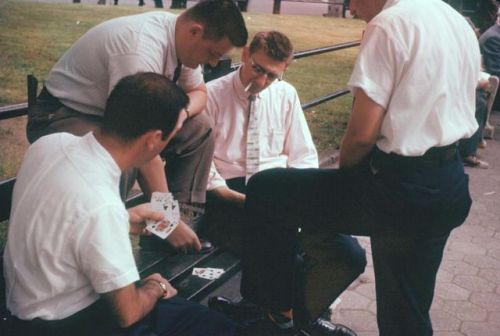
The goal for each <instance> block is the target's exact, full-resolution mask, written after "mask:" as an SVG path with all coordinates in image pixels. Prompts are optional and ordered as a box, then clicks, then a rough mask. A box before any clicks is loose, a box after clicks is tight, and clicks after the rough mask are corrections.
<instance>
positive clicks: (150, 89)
mask: <svg viewBox="0 0 500 336" xmlns="http://www.w3.org/2000/svg"><path fill="white" fill-rule="evenodd" d="M188 102H189V98H188V96H187V95H186V94H185V93H184V91H182V89H181V88H179V87H178V86H177V85H175V84H174V83H173V82H172V81H171V80H170V79H168V78H167V77H165V76H162V75H159V74H156V73H153V72H142V73H137V74H135V75H130V76H126V77H123V78H122V79H121V80H120V81H119V82H118V84H116V86H115V87H114V88H113V91H112V92H111V94H110V95H109V97H108V100H107V102H106V108H105V110H104V118H103V125H102V132H103V133H105V134H111V135H114V136H117V137H118V138H120V139H121V140H123V141H130V140H133V139H137V138H138V137H140V136H141V135H143V134H145V133H146V132H148V131H150V130H161V131H162V132H163V138H164V139H165V138H166V137H168V135H169V134H170V133H171V132H172V131H173V129H174V127H175V124H176V122H177V118H178V116H179V113H180V111H181V110H182V109H183V108H185V107H186V106H187V104H188Z"/></svg>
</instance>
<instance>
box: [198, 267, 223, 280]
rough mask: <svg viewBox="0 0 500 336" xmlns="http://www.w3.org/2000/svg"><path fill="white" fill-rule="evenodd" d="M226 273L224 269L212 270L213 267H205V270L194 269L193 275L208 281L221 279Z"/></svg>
mask: <svg viewBox="0 0 500 336" xmlns="http://www.w3.org/2000/svg"><path fill="white" fill-rule="evenodd" d="M223 273H224V270H223V269H222V268H211V267H205V268H197V267H195V268H193V275H196V276H198V277H200V278H203V279H207V280H215V279H218V278H220V276H221V275H222V274H223Z"/></svg>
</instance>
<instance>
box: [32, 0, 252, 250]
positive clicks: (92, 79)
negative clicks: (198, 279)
mask: <svg viewBox="0 0 500 336" xmlns="http://www.w3.org/2000/svg"><path fill="white" fill-rule="evenodd" d="M246 41H247V30H246V27H245V22H244V20H243V17H242V16H241V13H240V11H239V9H238V6H237V5H236V4H235V3H234V1H233V0H204V1H199V2H198V3H197V4H196V5H195V6H193V7H191V8H189V9H188V10H186V11H185V12H183V13H182V14H180V15H179V16H177V15H174V14H172V13H168V12H165V11H154V12H147V13H142V14H137V15H131V16H124V17H118V18H114V19H111V20H108V21H106V22H103V23H101V24H99V25H97V26H95V27H93V28H92V29H90V30H89V31H88V32H86V33H85V34H84V35H83V36H82V37H80V39H79V40H78V41H77V42H76V43H75V44H74V45H73V46H72V47H71V48H70V49H69V50H68V51H67V52H66V53H65V54H64V55H63V56H62V57H61V58H60V59H59V61H58V62H57V63H56V64H55V65H54V67H53V68H52V69H51V70H50V72H49V74H48V76H47V80H46V81H45V85H44V88H43V89H42V91H41V93H40V95H39V97H38V99H37V102H36V104H34V105H33V106H30V107H29V111H28V125H27V136H28V139H29V140H30V142H34V141H35V140H36V139H38V138H39V137H40V136H43V135H46V134H51V133H54V132H70V133H72V134H75V135H79V136H81V135H84V134H86V133H87V132H88V131H90V130H93V129H95V128H96V127H99V126H100V125H101V124H102V115H103V111H104V105H105V102H106V98H107V96H108V94H109V92H111V90H112V89H113V87H114V85H115V84H116V83H117V82H118V80H119V79H120V78H122V77H124V76H126V75H131V74H134V73H137V72H155V73H158V74H162V75H164V76H166V77H168V78H170V79H172V80H173V81H174V82H176V83H177V84H178V85H179V86H180V87H181V88H182V89H183V90H184V92H186V94H187V95H188V96H189V104H188V105H187V106H186V107H185V108H184V109H183V110H182V113H180V114H179V120H177V124H176V128H177V129H178V130H179V132H178V133H177V134H176V136H175V137H174V138H173V139H172V141H170V142H169V145H168V146H167V148H166V149H165V150H164V151H162V153H161V157H162V158H163V159H165V162H166V164H164V163H163V161H162V159H161V158H160V156H156V157H154V158H152V159H151V160H150V161H148V162H144V164H143V165H141V166H140V167H137V168H134V169H131V170H128V171H125V172H124V174H123V177H122V180H121V182H122V183H121V186H120V188H121V194H122V198H123V199H125V198H126V197H127V194H128V192H129V190H130V189H131V187H132V186H133V184H134V183H135V180H136V176H137V181H138V182H139V184H140V186H141V189H142V190H143V192H144V193H145V194H146V195H147V196H150V194H151V193H152V192H154V191H162V192H166V191H169V190H170V191H171V192H172V193H173V194H174V195H175V197H176V199H178V200H179V202H184V203H204V202H205V191H206V181H207V176H208V173H209V169H210V162H211V159H212V151H213V138H212V133H211V125H210V121H209V120H208V118H207V117H206V116H205V115H203V114H200V112H201V111H202V110H203V108H204V107H205V104H206V100H207V94H206V88H205V83H204V81H203V75H202V71H201V67H200V65H201V64H210V65H212V66H215V65H216V64H217V62H218V61H219V58H220V57H221V56H222V55H224V54H226V53H227V52H228V51H229V50H230V49H231V48H232V47H241V46H243V45H245V44H246ZM122 118H123V119H127V118H128V116H127V115H125V114H124V115H123V116H122ZM167 180H168V185H167ZM169 243H170V244H171V245H172V246H173V247H174V248H178V249H183V250H199V249H200V243H199V241H198V239H197V237H196V235H195V234H194V232H192V230H190V228H189V227H188V226H187V225H186V224H184V223H182V222H181V223H180V225H179V227H178V229H177V230H176V232H174V234H172V235H171V236H170V237H169Z"/></svg>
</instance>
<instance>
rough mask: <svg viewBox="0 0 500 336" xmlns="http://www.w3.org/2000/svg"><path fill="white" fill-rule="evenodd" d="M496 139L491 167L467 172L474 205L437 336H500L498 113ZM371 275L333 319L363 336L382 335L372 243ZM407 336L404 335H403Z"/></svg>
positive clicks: (449, 270)
mask: <svg viewBox="0 0 500 336" xmlns="http://www.w3.org/2000/svg"><path fill="white" fill-rule="evenodd" d="M492 121H493V122H494V124H495V125H496V134H495V139H493V140H488V146H487V148H486V149H484V150H481V152H480V154H481V157H482V158H483V159H484V160H486V161H488V162H489V163H490V169H488V170H483V169H478V168H466V170H467V173H468V174H469V176H470V181H471V182H470V189H471V194H472V199H473V201H474V203H473V205H472V209H471V212H470V214H469V217H468V219H467V221H466V222H465V223H464V224H463V225H462V226H460V227H459V228H457V229H455V230H454V231H453V232H452V234H451V236H450V239H449V240H448V244H447V246H446V251H445V254H444V259H443V263H442V264H441V269H440V271H439V273H438V279H437V286H436V293H435V297H434V303H433V305H432V308H431V316H432V321H433V326H434V331H435V332H434V335H436V336H500V113H498V112H497V113H494V114H493V115H492ZM360 241H361V243H362V245H363V246H364V247H365V248H366V249H367V257H368V267H367V268H366V271H365V273H364V274H363V275H362V276H361V277H360V278H359V279H358V280H356V281H355V282H354V283H353V284H352V285H351V286H350V288H349V289H348V290H347V291H346V292H344V293H343V294H342V295H341V297H340V299H341V302H340V303H339V304H338V305H337V306H336V307H335V308H334V310H333V315H332V319H333V320H334V321H336V322H339V323H343V324H345V325H348V326H350V327H351V328H353V330H355V331H356V332H357V333H358V335H359V336H375V335H378V329H377V322H376V304H375V283H374V274H373V264H372V260H371V249H370V241H369V239H368V238H364V237H363V238H360ZM402 336H403V335H402Z"/></svg>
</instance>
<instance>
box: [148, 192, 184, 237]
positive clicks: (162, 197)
mask: <svg viewBox="0 0 500 336" xmlns="http://www.w3.org/2000/svg"><path fill="white" fill-rule="evenodd" d="M151 208H152V209H153V210H155V211H158V212H161V213H162V214H163V220H161V221H159V222H155V221H152V220H147V221H146V229H148V230H149V231H150V232H152V233H154V234H155V235H157V236H158V237H160V238H162V239H165V238H167V237H168V235H170V233H172V231H173V230H174V229H175V228H176V227H177V224H178V223H179V219H180V213H179V202H177V201H176V200H174V197H173V196H172V194H171V193H167V192H154V193H153V194H152V195H151Z"/></svg>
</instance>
